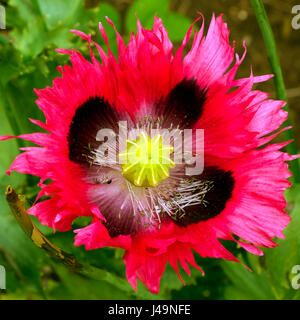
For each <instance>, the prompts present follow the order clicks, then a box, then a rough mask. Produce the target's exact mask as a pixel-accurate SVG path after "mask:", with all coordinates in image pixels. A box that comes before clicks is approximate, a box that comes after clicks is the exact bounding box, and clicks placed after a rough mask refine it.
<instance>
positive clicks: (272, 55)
mask: <svg viewBox="0 0 300 320" xmlns="http://www.w3.org/2000/svg"><path fill="white" fill-rule="evenodd" d="M250 2H251V5H252V8H253V10H254V13H255V16H256V19H257V22H258V25H259V28H260V30H261V33H262V36H263V39H264V42H265V46H266V51H267V55H268V60H269V63H270V66H271V71H272V73H273V74H274V75H275V77H274V85H275V90H276V98H277V99H278V100H284V101H287V95H286V90H285V85H284V80H283V76H282V71H281V67H280V61H279V57H278V53H277V48H276V43H275V40H274V35H273V32H272V29H271V26H270V23H269V20H268V17H267V14H266V11H265V8H264V5H263V2H262V0H250ZM285 109H286V111H289V107H288V104H286V106H285ZM290 125H291V120H290V118H288V119H287V120H286V122H285V126H290ZM284 134H285V139H286V140H293V141H292V142H291V143H290V144H288V145H287V147H286V149H287V152H288V153H290V154H297V153H298V151H297V146H296V143H295V137H294V134H293V131H292V130H286V131H284ZM290 168H291V171H292V173H293V176H294V180H295V182H300V168H299V163H298V160H293V161H291V162H290Z"/></svg>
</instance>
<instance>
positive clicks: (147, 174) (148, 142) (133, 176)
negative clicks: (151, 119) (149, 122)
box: [119, 132, 174, 187]
mask: <svg viewBox="0 0 300 320" xmlns="http://www.w3.org/2000/svg"><path fill="white" fill-rule="evenodd" d="M172 152H173V147H172V146H167V145H163V142H162V136H161V135H159V134H157V135H156V136H154V137H153V138H152V139H151V138H150V137H149V136H148V135H147V134H146V133H145V132H142V133H141V134H140V135H139V137H138V139H137V140H136V141H134V140H127V150H126V151H125V152H121V153H119V159H120V160H122V162H121V163H124V164H122V169H123V176H124V177H125V178H126V179H127V180H129V181H130V182H131V183H133V184H134V185H136V186H138V187H155V186H156V185H157V184H158V183H159V182H160V181H162V180H163V179H165V178H167V177H169V170H170V168H171V167H173V166H174V162H173V161H172V160H171V159H170V154H171V153H172Z"/></svg>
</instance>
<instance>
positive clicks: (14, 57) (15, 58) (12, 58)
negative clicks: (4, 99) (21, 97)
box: [0, 44, 22, 86]
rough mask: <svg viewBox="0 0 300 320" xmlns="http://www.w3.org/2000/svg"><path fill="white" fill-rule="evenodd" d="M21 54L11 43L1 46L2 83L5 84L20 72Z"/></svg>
mask: <svg viewBox="0 0 300 320" xmlns="http://www.w3.org/2000/svg"><path fill="white" fill-rule="evenodd" d="M21 63H22V58H21V54H20V53H19V52H18V51H17V50H16V49H15V48H13V46H11V45H10V44H6V45H5V46H4V47H1V46H0V70H1V73H0V85H1V84H2V85H3V86H4V85H5V84H6V83H7V82H8V81H10V80H11V79H13V78H15V77H16V76H17V75H18V74H19V73H20V65H21Z"/></svg>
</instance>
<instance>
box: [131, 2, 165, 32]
mask: <svg viewBox="0 0 300 320" xmlns="http://www.w3.org/2000/svg"><path fill="white" fill-rule="evenodd" d="M168 7H169V0H136V1H134V2H133V4H132V5H131V6H130V8H129V10H128V12H127V15H126V28H127V31H128V32H131V31H133V30H136V16H137V17H138V18H139V19H140V20H141V22H142V23H143V26H144V28H151V27H152V26H153V21H154V16H155V14H156V13H157V15H158V16H159V17H161V16H165V14H166V13H167V11H168Z"/></svg>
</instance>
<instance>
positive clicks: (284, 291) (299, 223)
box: [264, 184, 300, 299]
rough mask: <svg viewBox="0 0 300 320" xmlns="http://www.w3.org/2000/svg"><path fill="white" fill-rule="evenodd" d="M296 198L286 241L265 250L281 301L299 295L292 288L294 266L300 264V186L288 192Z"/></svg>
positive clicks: (274, 287)
mask: <svg viewBox="0 0 300 320" xmlns="http://www.w3.org/2000/svg"><path fill="white" fill-rule="evenodd" d="M288 197H289V198H290V199H292V198H294V209H293V210H292V212H291V214H290V216H291V218H292V221H291V222H290V223H289V225H288V226H287V228H286V229H285V231H284V235H285V237H286V238H285V239H282V240H279V241H277V243H278V245H279V246H278V247H276V248H272V249H265V250H264V251H265V259H266V268H267V270H268V273H269V277H270V282H271V285H272V287H273V290H274V292H275V294H276V296H277V297H278V298H279V299H284V298H286V297H288V298H291V297H293V296H294V295H296V294H297V291H295V290H294V289H293V288H292V286H291V280H292V278H293V277H294V276H295V275H293V274H292V273H291V271H292V268H293V266H294V265H299V264H300V260H299V257H300V232H299V230H300V185H296V184H295V185H294V186H293V187H292V188H291V189H290V190H289V192H288Z"/></svg>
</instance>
